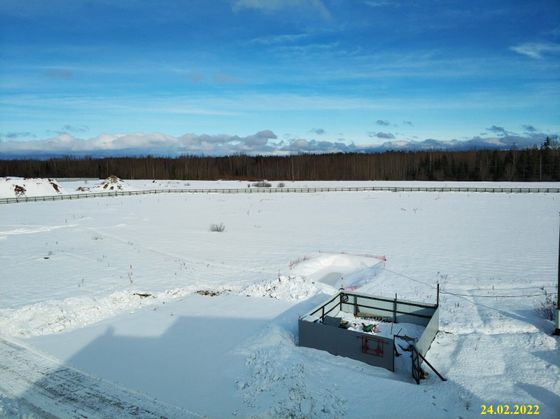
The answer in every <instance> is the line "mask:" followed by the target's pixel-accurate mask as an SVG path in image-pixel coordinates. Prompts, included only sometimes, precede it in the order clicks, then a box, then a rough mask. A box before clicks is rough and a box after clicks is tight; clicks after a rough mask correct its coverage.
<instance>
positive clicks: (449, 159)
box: [0, 147, 560, 181]
mask: <svg viewBox="0 0 560 419" xmlns="http://www.w3.org/2000/svg"><path fill="white" fill-rule="evenodd" d="M109 175H116V176H119V177H121V178H123V179H188V180H217V179H239V180H262V179H267V180H436V181H559V180H560V150H559V149H558V148H551V147H540V148H536V147H535V148H532V149H520V150H516V149H512V150H507V151H497V150H478V151H460V152H457V151H455V152H450V151H414V152H403V151H390V152H385V153H375V154H374V153H372V154H367V153H337V154H300V155H290V156H247V155H233V156H224V157H205V156H180V157H175V158H169V157H154V156H143V157H107V158H94V157H84V158H75V157H60V158H51V159H48V160H36V159H17V160H13V159H11V160H6V159H4V160H2V159H1V156H0V176H4V177H7V176H20V177H52V178H105V177H108V176H109Z"/></svg>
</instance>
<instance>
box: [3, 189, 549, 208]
mask: <svg viewBox="0 0 560 419" xmlns="http://www.w3.org/2000/svg"><path fill="white" fill-rule="evenodd" d="M317 192H475V193H480V192H486V193H560V188H504V187H484V188H483V187H459V186H457V187H455V186H451V187H449V186H444V187H437V186H427V187H423V186H356V187H353V186H347V187H334V188H333V187H317V188H224V189H199V188H188V189H148V190H141V191H111V192H96V193H87V192H85V193H74V194H59V195H45V196H19V197H14V198H0V204H15V203H18V202H43V201H62V200H68V199H70V200H72V199H86V198H101V197H115V196H133V195H151V194H161V193H190V194H202V193H221V194H228V193H231V194H239V193H244V194H250V193H317Z"/></svg>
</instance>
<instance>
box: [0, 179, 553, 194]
mask: <svg viewBox="0 0 560 419" xmlns="http://www.w3.org/2000/svg"><path fill="white" fill-rule="evenodd" d="M261 183H262V181H261ZM265 183H266V184H268V185H270V188H272V189H277V188H340V187H394V186H399V187H426V186H428V187H462V188H464V187H478V188H486V187H502V188H557V187H558V183H554V182H541V183H535V182H533V183H529V182H501V183H492V182H414V181H401V182H394V181H295V182H292V181H282V182H280V181H265ZM255 186H258V182H256V181H244V180H217V181H207V180H190V181H186V180H125V179H120V178H118V177H116V176H110V177H108V178H107V179H87V178H83V179H75V178H72V179H36V178H20V177H14V176H11V177H8V178H0V198H15V197H23V196H25V197H32V196H51V195H66V194H76V193H99V192H114V191H142V190H162V189H240V188H243V189H245V188H250V187H255ZM261 186H262V185H261Z"/></svg>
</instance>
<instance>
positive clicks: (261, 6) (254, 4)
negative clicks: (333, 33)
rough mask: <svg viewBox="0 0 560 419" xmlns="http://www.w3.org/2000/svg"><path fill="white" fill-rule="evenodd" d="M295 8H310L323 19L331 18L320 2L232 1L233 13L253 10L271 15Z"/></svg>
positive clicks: (303, 0)
mask: <svg viewBox="0 0 560 419" xmlns="http://www.w3.org/2000/svg"><path fill="white" fill-rule="evenodd" d="M295 8H298V9H301V8H310V9H312V10H314V11H315V12H317V13H318V14H319V15H320V16H321V17H323V18H325V19H330V18H331V14H330V12H329V10H328V9H327V7H326V6H325V4H324V3H323V1H322V0H234V2H233V10H235V11H239V10H242V9H254V10H261V11H263V12H267V13H271V12H277V11H280V10H290V9H295Z"/></svg>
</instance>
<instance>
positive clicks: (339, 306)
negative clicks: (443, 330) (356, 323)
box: [299, 291, 439, 371]
mask: <svg viewBox="0 0 560 419" xmlns="http://www.w3.org/2000/svg"><path fill="white" fill-rule="evenodd" d="M340 311H342V312H345V313H352V314H354V315H358V316H362V317H364V316H367V317H373V318H378V319H380V320H382V321H392V322H394V323H412V324H417V325H420V326H424V327H425V329H424V331H423V333H422V335H421V336H420V337H419V338H418V340H417V342H416V343H415V344H414V345H415V347H416V350H417V351H418V352H419V353H420V354H422V355H423V356H425V355H426V353H427V352H428V350H429V348H430V345H431V344H432V342H433V340H434V338H435V336H436V334H437V332H438V328H439V309H438V305H437V304H425V303H418V302H414V301H408V300H399V299H398V298H397V297H396V296H395V298H394V299H390V298H386V297H376V296H372V295H367V294H360V293H354V292H346V291H341V292H339V293H338V294H336V295H335V296H334V297H332V298H331V299H330V300H328V301H327V302H325V303H324V304H322V305H320V306H318V307H316V308H315V309H313V310H312V311H311V312H309V313H308V314H306V315H304V316H302V317H300V319H299V345H300V346H305V347H309V348H315V349H320V350H324V351H327V352H329V353H331V354H333V355H339V356H345V357H348V358H352V359H356V360H358V361H362V362H365V363H367V364H369V365H373V366H376V367H382V368H386V369H388V370H390V371H394V369H395V362H394V348H395V346H394V345H395V342H394V337H391V338H389V337H384V336H377V335H375V334H371V333H365V332H359V331H354V330H347V329H345V328H341V327H338V325H339V323H340V321H339V320H338V319H337V318H336V315H337V314H338V313H339V312H340Z"/></svg>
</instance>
